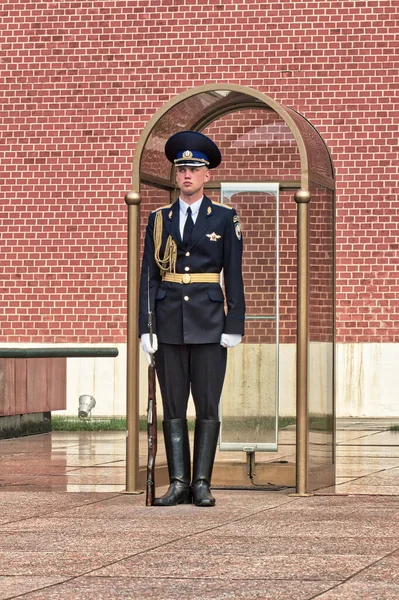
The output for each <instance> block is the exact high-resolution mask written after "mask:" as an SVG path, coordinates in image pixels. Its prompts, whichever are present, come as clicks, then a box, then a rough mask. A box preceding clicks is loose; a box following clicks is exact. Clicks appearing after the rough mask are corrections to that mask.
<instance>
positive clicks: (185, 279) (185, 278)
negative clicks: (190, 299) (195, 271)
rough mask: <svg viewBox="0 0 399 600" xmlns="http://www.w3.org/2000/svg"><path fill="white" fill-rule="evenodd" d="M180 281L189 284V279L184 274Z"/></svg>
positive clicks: (187, 275)
mask: <svg viewBox="0 0 399 600" xmlns="http://www.w3.org/2000/svg"><path fill="white" fill-rule="evenodd" d="M182 281H183V283H190V281H191V277H190V275H189V274H188V273H184V275H183V277H182Z"/></svg>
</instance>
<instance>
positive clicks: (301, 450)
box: [295, 190, 310, 496]
mask: <svg viewBox="0 0 399 600" xmlns="http://www.w3.org/2000/svg"><path fill="white" fill-rule="evenodd" d="M309 201H310V193H309V191H307V190H298V191H297V192H296V193H295V202H297V216H298V223H297V347H296V364H297V376H296V385H297V392H296V493H297V495H300V496H307V495H308V454H309V448H308V444H309V439H308V438H309V423H308V341H309Z"/></svg>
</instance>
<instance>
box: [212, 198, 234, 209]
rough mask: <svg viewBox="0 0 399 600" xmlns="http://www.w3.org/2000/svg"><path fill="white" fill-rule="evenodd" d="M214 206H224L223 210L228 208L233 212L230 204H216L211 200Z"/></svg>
mask: <svg viewBox="0 0 399 600" xmlns="http://www.w3.org/2000/svg"><path fill="white" fill-rule="evenodd" d="M211 202H212V204H216V206H222V207H223V208H228V209H229V210H233V207H232V206H229V205H228V204H222V203H221V202H214V201H213V200H211Z"/></svg>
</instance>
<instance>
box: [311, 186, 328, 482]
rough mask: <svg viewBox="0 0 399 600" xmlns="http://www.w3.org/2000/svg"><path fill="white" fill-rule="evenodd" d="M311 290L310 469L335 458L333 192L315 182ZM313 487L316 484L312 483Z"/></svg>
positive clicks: (312, 198) (312, 218) (323, 465)
mask: <svg viewBox="0 0 399 600" xmlns="http://www.w3.org/2000/svg"><path fill="white" fill-rule="evenodd" d="M309 209H310V290H309V292H310V293H309V315H310V317H309V318H310V321H309V335H310V343H309V377H308V385H309V395H308V397H309V471H310V473H311V471H312V470H314V469H317V468H320V467H331V466H332V465H333V462H334V416H335V415H334V195H333V192H332V191H330V190H326V189H324V188H320V187H317V186H312V189H311V201H310V204H309ZM312 487H313V486H312Z"/></svg>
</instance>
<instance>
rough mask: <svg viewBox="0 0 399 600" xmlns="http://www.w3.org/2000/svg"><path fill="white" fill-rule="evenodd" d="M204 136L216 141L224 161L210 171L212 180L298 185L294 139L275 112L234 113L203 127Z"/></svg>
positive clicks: (296, 153) (297, 166) (296, 149)
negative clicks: (277, 182)
mask: <svg viewBox="0 0 399 600" xmlns="http://www.w3.org/2000/svg"><path fill="white" fill-rule="evenodd" d="M203 133H205V134H206V135H209V137H211V138H212V139H214V140H215V141H216V142H217V144H218V146H219V148H220V151H221V153H222V158H223V160H222V163H221V165H220V167H218V168H217V169H215V171H213V172H212V179H215V180H219V181H234V180H236V181H241V182H242V181H248V182H251V183H253V182H256V181H259V182H265V181H279V182H280V183H281V182H282V181H297V182H300V178H301V163H300V157H299V152H298V148H297V145H296V141H295V138H294V136H293V134H292V133H291V130H290V129H289V128H288V126H287V125H286V124H285V122H284V121H283V119H282V118H281V117H280V116H279V115H278V114H277V113H275V112H274V111H272V110H270V109H268V108H266V107H263V108H259V109H246V110H240V111H235V112H233V113H230V114H228V115H225V116H224V117H221V118H220V119H218V120H217V121H215V122H214V123H212V124H211V125H209V126H208V127H206V128H205V129H204V130H203ZM298 185H299V183H298Z"/></svg>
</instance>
